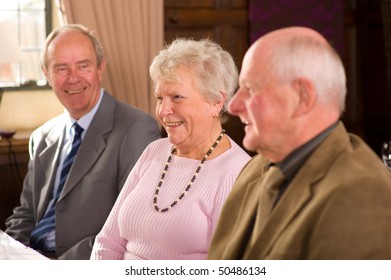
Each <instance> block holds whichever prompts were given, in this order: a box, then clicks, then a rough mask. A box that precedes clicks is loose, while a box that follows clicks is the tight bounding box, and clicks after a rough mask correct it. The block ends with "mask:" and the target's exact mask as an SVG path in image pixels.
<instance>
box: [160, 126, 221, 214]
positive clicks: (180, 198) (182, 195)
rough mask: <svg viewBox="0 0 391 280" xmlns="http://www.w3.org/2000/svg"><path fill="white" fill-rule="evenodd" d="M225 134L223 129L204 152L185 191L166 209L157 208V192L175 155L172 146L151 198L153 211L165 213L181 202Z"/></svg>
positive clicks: (174, 149)
mask: <svg viewBox="0 0 391 280" xmlns="http://www.w3.org/2000/svg"><path fill="white" fill-rule="evenodd" d="M224 133H225V130H224V129H223V130H222V131H221V133H220V135H219V137H218V138H217V139H216V141H215V142H214V143H213V145H212V147H210V149H209V150H208V151H207V152H206V154H205V156H204V157H203V158H202V160H201V161H200V163H199V165H198V167H197V169H196V171H195V173H194V175H193V177H192V178H191V180H190V183H189V184H188V185H187V187H186V188H185V190H184V191H183V192H182V194H181V195H180V196H179V197H178V198H177V199H176V200H175V201H174V202H173V203H171V204H170V206H168V207H166V208H163V209H161V208H159V206H158V205H157V198H158V196H159V192H160V188H161V186H162V184H163V181H164V178H165V177H166V173H167V171H168V166H169V165H170V163H171V160H172V156H173V155H174V154H175V153H176V148H175V147H174V146H173V147H172V149H171V153H170V155H169V157H168V159H167V161H166V165H165V166H164V169H163V173H162V175H161V177H160V181H159V184H158V185H157V187H156V190H155V194H154V196H153V205H154V207H155V210H156V211H157V212H162V213H164V212H167V211H168V210H170V209H171V208H172V207H174V206H175V205H177V204H178V202H179V201H181V200H182V199H183V198H184V197H185V195H186V193H187V192H188V191H189V190H190V188H191V185H192V184H193V183H194V181H195V179H196V178H197V175H198V174H199V173H200V171H201V166H202V165H203V164H204V162H205V161H206V159H207V158H208V156H210V154H211V153H212V152H213V150H214V149H215V148H216V147H217V145H218V144H219V142H220V141H221V139H222V138H223V135H224Z"/></svg>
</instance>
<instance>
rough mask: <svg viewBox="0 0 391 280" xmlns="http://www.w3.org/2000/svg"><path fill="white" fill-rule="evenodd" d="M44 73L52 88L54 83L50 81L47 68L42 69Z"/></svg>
mask: <svg viewBox="0 0 391 280" xmlns="http://www.w3.org/2000/svg"><path fill="white" fill-rule="evenodd" d="M41 70H42V73H43V74H44V75H45V78H46V81H48V84H49V86H52V81H51V80H50V77H49V73H48V70H47V69H46V68H45V67H43V66H42V67H41Z"/></svg>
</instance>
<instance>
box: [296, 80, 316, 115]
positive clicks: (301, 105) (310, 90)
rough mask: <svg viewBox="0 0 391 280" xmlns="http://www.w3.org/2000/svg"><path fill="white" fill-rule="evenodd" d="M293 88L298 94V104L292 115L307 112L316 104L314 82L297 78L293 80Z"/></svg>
mask: <svg viewBox="0 0 391 280" xmlns="http://www.w3.org/2000/svg"><path fill="white" fill-rule="evenodd" d="M293 88H294V89H295V91H296V94H297V95H298V104H297V106H296V109H295V112H294V116H295V117H299V116H303V115H305V114H308V113H309V112H310V111H311V110H312V108H313V107H314V106H315V104H316V99H317V95H316V94H317V92H316V88H315V85H314V83H313V82H312V81H311V80H310V79H307V78H298V79H295V80H294V81H293Z"/></svg>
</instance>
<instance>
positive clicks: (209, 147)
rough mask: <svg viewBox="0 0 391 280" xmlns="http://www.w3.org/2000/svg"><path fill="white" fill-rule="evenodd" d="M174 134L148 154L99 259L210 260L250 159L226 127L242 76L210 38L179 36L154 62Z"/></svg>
mask: <svg viewBox="0 0 391 280" xmlns="http://www.w3.org/2000/svg"><path fill="white" fill-rule="evenodd" d="M150 75H151V78H152V80H153V81H154V84H155V96H156V99H157V106H156V116H157V118H158V119H159V121H160V123H161V124H162V126H163V127H164V128H165V130H166V132H167V135H168V137H167V138H163V139H160V140H157V141H155V142H153V143H152V144H150V145H149V146H148V147H147V148H146V149H145V151H144V153H143V154H142V155H141V157H140V159H139V160H138V162H137V163H136V165H135V167H134V168H133V170H132V171H131V172H130V174H129V176H128V179H127V181H126V183H125V185H124V187H123V190H122V192H121V194H120V195H119V197H118V199H117V202H116V203H115V205H114V207H113V209H112V212H111V214H110V215H109V217H108V219H107V221H106V223H105V225H104V227H103V228H102V230H101V232H100V233H99V235H98V236H97V237H96V240H95V244H94V247H93V251H92V254H91V259H205V258H206V256H207V252H208V248H209V244H210V241H211V237H212V234H213V232H214V230H215V227H216V224H217V220H218V217H219V214H220V211H221V208H222V205H223V203H224V201H225V199H226V197H227V196H228V194H229V193H230V191H231V188H232V185H233V183H234V181H235V179H236V177H237V176H238V174H239V172H240V170H241V169H242V168H243V166H244V165H245V164H246V163H247V162H248V161H249V160H250V156H249V155H248V154H247V153H246V152H245V151H244V150H243V149H241V148H240V147H239V146H238V145H237V144H236V143H235V142H234V141H233V140H232V139H231V138H230V137H229V136H228V135H227V134H225V131H224V129H222V121H223V120H224V119H225V118H224V117H225V113H226V104H227V102H228V100H229V99H230V98H231V97H232V95H233V94H234V91H235V89H236V86H237V78H238V73H237V69H236V66H235V64H234V62H233V59H232V57H231V56H230V54H229V53H228V52H226V51H224V50H223V49H222V48H221V47H220V46H219V45H218V44H216V43H214V42H212V41H210V40H206V39H205V40H200V41H195V40H189V39H177V40H175V41H174V42H172V43H171V44H170V45H169V46H168V47H167V48H166V49H164V50H162V51H161V52H160V53H159V54H158V55H157V56H156V57H155V59H154V60H153V62H152V65H151V67H150Z"/></svg>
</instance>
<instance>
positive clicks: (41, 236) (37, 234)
mask: <svg viewBox="0 0 391 280" xmlns="http://www.w3.org/2000/svg"><path fill="white" fill-rule="evenodd" d="M72 129H73V130H74V132H75V134H74V137H73V141H72V148H71V151H70V152H69V154H68V155H67V156H66V158H65V160H64V162H63V165H62V169H61V175H60V182H59V184H58V190H57V193H56V195H55V197H54V201H53V203H52V204H51V207H50V208H48V209H47V210H46V213H45V215H44V216H43V218H42V219H41V220H40V221H39V223H38V225H37V226H36V227H35V228H34V229H33V231H32V232H31V235H30V245H31V247H32V248H34V249H36V250H41V251H51V250H48V248H46V247H45V239H46V236H47V235H48V234H49V233H50V232H51V231H52V230H54V228H55V225H56V220H55V218H56V204H57V201H58V198H59V197H60V195H61V192H62V189H63V188H64V185H65V182H66V180H67V177H68V173H69V171H70V169H71V167H72V163H73V160H74V159H75V157H76V153H77V150H78V149H79V147H80V144H81V133H82V132H83V128H82V127H80V126H79V125H78V124H77V122H75V123H74V124H73V125H72Z"/></svg>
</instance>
